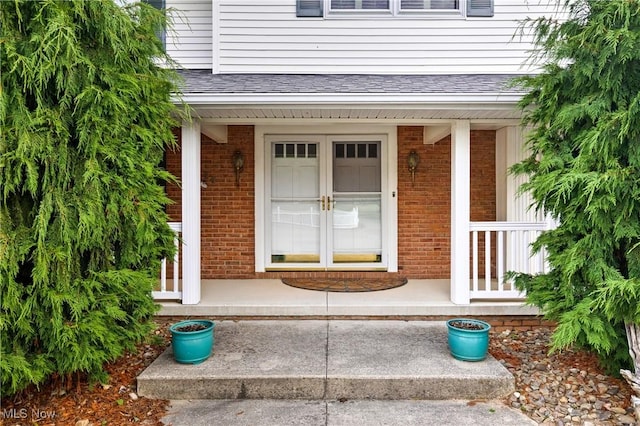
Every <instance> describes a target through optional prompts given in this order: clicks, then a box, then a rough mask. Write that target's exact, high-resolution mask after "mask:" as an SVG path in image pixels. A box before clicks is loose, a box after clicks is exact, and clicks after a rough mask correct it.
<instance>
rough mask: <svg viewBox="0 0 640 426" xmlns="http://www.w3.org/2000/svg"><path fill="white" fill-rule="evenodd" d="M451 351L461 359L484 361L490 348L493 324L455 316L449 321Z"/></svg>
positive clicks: (455, 356)
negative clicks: (490, 334) (490, 331)
mask: <svg viewBox="0 0 640 426" xmlns="http://www.w3.org/2000/svg"><path fill="white" fill-rule="evenodd" d="M447 330H448V334H449V351H450V352H451V355H452V356H453V357H454V358H455V359H459V360H461V361H482V360H483V359H485V358H486V357H487V351H488V350H489V330H491V325H489V323H486V322H484V321H480V320H475V319H469V318H454V319H450V320H449V321H447Z"/></svg>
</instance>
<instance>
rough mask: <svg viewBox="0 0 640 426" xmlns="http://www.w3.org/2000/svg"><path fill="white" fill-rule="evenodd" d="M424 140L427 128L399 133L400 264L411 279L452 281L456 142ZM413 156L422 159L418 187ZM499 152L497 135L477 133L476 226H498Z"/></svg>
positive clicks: (474, 146)
mask: <svg viewBox="0 0 640 426" xmlns="http://www.w3.org/2000/svg"><path fill="white" fill-rule="evenodd" d="M422 135H423V131H422V127H421V126H415V127H409V126H403V127H399V128H398V163H399V164H398V264H399V269H400V272H401V273H402V274H403V275H405V276H407V277H408V278H423V279H434V278H449V275H450V273H449V272H450V259H451V256H450V249H451V247H450V232H451V138H450V137H446V138H444V139H442V140H441V141H439V142H437V143H436V144H434V145H424V144H423V143H422ZM412 150H415V151H416V152H417V153H418V155H419V156H420V164H419V165H418V171H417V172H416V174H415V182H412V181H411V174H410V173H409V170H408V167H407V156H408V155H409V152H411V151H412ZM495 152H496V151H495V132H494V131H475V130H474V131H472V132H471V194H470V197H471V220H472V221H485V220H488V221H491V220H495V217H496V201H495V200H496V189H495V188H496V184H495ZM481 247H484V244H482V245H481ZM480 254H481V255H482V256H484V252H483V251H482V252H481V253H480ZM482 267H483V266H482Z"/></svg>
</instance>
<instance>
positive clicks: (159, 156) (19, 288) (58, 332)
mask: <svg viewBox="0 0 640 426" xmlns="http://www.w3.org/2000/svg"><path fill="white" fill-rule="evenodd" d="M164 25H165V18H164V16H163V14H162V13H161V12H159V11H157V10H155V9H153V8H152V7H150V6H147V5H141V4H135V5H130V6H127V7H120V6H118V5H117V4H115V3H114V2H113V1H107V0H101V1H84V0H71V1H69V0H66V1H62V0H43V1H26V0H11V1H3V2H0V73H1V74H0V78H1V81H2V86H1V87H2V89H1V91H0V120H1V123H2V132H1V134H0V182H1V186H0V300H1V316H0V343H1V348H0V350H1V352H0V373H1V379H2V388H1V393H2V394H4V395H6V394H11V393H14V392H16V391H17V390H20V389H22V388H24V387H25V386H28V385H29V384H38V383H40V382H42V381H43V380H45V379H46V378H47V377H48V375H50V374H52V373H57V374H58V375H60V376H62V377H65V376H70V375H71V373H78V372H81V373H86V374H87V375H89V376H90V377H94V378H100V377H103V370H102V366H103V364H104V363H105V362H107V361H110V360H114V359H115V358H117V357H118V356H120V355H121V354H122V353H123V352H124V351H125V350H127V349H132V348H133V347H134V346H135V343H136V342H138V341H140V340H141V339H142V338H143V337H144V336H146V335H147V334H148V332H149V330H150V329H151V328H152V324H151V323H150V321H149V320H150V318H151V317H152V315H153V314H154V313H155V312H156V309H157V307H156V305H155V303H154V301H153V299H152V297H151V290H152V288H153V286H154V283H155V282H156V281H157V277H158V273H159V266H160V261H161V259H162V258H163V257H165V256H171V255H172V254H173V250H174V248H173V233H172V231H171V229H170V228H169V227H168V225H167V220H168V217H167V215H166V214H165V206H166V204H167V203H168V202H169V200H168V199H167V197H166V195H165V193H164V188H163V183H164V182H166V181H167V180H169V179H171V176H170V175H169V174H168V173H167V172H166V171H163V170H162V169H161V168H160V164H161V162H162V160H163V155H164V150H165V148H166V147H167V146H169V145H171V144H173V143H174V137H173V134H172V132H171V129H172V127H173V126H174V125H175V124H176V123H175V119H174V118H172V116H171V114H174V113H176V111H175V106H174V105H173V103H172V102H171V98H170V97H171V94H172V93H175V92H177V86H176V83H177V80H176V74H175V72H174V71H172V70H171V68H170V67H169V66H167V67H160V66H159V65H158V64H159V63H161V62H164V63H166V64H169V65H171V63H170V61H169V59H168V58H167V57H166V55H165V54H164V51H163V46H162V43H161V41H160V40H159V39H158V38H157V36H156V33H157V30H158V29H161V28H163V26H164Z"/></svg>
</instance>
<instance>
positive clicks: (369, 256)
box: [332, 194, 382, 263]
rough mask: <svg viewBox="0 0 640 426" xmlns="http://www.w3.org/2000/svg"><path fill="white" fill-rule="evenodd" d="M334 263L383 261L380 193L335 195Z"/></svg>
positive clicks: (333, 208)
mask: <svg viewBox="0 0 640 426" xmlns="http://www.w3.org/2000/svg"><path fill="white" fill-rule="evenodd" d="M334 197H335V198H334V200H333V202H332V212H333V262H334V263H359V262H360V263H362V262H364V263H371V262H382V214H381V210H382V209H381V198H380V195H379V194H370V195H355V196H354V195H334Z"/></svg>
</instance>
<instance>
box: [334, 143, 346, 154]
mask: <svg viewBox="0 0 640 426" xmlns="http://www.w3.org/2000/svg"><path fill="white" fill-rule="evenodd" d="M336 158H344V144H343V143H337V144H336Z"/></svg>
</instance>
